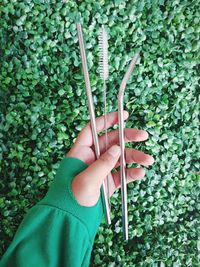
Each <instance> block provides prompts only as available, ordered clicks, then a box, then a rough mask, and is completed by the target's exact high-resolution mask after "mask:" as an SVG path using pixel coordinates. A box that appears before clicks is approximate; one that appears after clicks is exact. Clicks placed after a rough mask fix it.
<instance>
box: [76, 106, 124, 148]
mask: <svg viewBox="0 0 200 267" xmlns="http://www.w3.org/2000/svg"><path fill="white" fill-rule="evenodd" d="M128 116H129V114H128V112H127V111H124V120H126V119H127V118H128ZM117 122H118V112H111V113H108V114H107V129H108V128H110V127H112V126H114V125H115V124H116V123H117ZM96 128H97V133H100V132H101V131H103V130H105V125H104V116H101V117H98V118H96ZM75 145H82V146H89V147H90V146H92V145H93V137H92V129H91V122H88V123H87V125H86V126H85V128H83V129H82V130H81V132H80V133H79V134H78V137H77V139H76V142H75Z"/></svg>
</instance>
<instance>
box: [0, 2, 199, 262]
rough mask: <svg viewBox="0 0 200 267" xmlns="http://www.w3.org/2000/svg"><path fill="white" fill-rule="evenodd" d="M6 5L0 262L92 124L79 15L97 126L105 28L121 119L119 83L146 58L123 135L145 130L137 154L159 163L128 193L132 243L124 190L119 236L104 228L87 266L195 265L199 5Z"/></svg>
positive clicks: (1, 53) (0, 65)
mask: <svg viewBox="0 0 200 267" xmlns="http://www.w3.org/2000/svg"><path fill="white" fill-rule="evenodd" d="M0 2H1V3H0V84H1V85H0V107H1V115H0V116H1V117H0V118H1V119H0V130H1V131H0V142H1V148H0V158H1V166H0V171H1V180H0V188H1V198H0V209H1V223H0V247H1V254H2V253H3V252H4V251H5V250H6V249H7V247H8V245H9V244H10V242H11V240H12V238H13V236H14V234H15V232H16V230H17V228H18V226H19V224H20V222H21V220H22V218H23V217H24V215H25V213H26V212H27V210H28V209H29V208H30V207H32V206H33V205H34V204H35V203H36V202H37V201H39V200H40V199H41V198H42V197H43V196H44V195H45V193H46V191H47V190H48V188H49V185H50V183H51V181H52V180H53V177H54V175H55V173H56V170H57V168H58V165H59V161H60V160H61V159H62V158H63V157H64V156H65V154H66V152H67V151H68V150H69V149H70V147H71V145H72V144H73V142H74V141H75V139H76V136H77V134H78V132H79V131H80V130H81V129H82V128H83V127H84V126H85V124H86V123H87V122H88V121H89V114H88V109H87V98H86V93H85V84H84V80H83V74H82V70H81V62H80V53H79V47H78V39H77V33H76V26H75V22H76V20H77V17H79V18H80V20H81V22H82V23H83V30H84V35H85V39H86V43H87V56H88V63H89V71H90V78H91V84H92V91H93V94H94V102H95V106H96V115H97V116H100V115H102V114H103V92H102V84H101V82H100V79H99V73H98V33H99V28H100V27H101V25H102V24H104V25H105V26H106V27H107V30H108V34H109V64H110V69H109V72H110V77H109V81H108V111H116V110H117V101H116V99H117V98H116V97H117V93H118V90H119V85H120V82H121V80H122V78H123V75H124V73H125V70H126V68H127V65H128V63H129V62H130V59H131V58H132V57H133V55H134V54H135V52H137V51H138V50H140V51H141V52H140V55H141V58H140V62H139V63H138V64H137V67H136V69H135V71H134V73H133V75H132V76H131V79H130V81H129V83H128V87H127V89H126V93H125V105H126V110H128V111H129V113H130V118H129V119H128V121H127V123H126V127H135V128H138V129H146V130H147V131H148V132H149V134H150V139H149V140H148V141H146V142H145V143H142V144H137V145H136V144H131V146H132V147H134V148H136V149H141V150H143V151H145V152H147V153H149V154H152V155H153V156H154V158H155V159H156V162H155V164H154V166H153V167H151V168H148V170H147V171H146V176H145V178H144V179H142V180H141V181H136V182H134V183H133V184H131V185H129V186H128V206H129V220H130V222H129V229H130V240H129V242H128V243H126V242H124V241H123V238H122V230H121V200H120V192H117V193H115V195H114V196H113V198H112V217H113V218H112V226H111V227H110V228H108V227H107V225H106V224H105V223H104V222H103V223H102V224H101V227H100V229H99V232H98V235H97V237H96V241H95V245H94V249H93V253H92V259H91V266H110V267H111V266H162V267H164V266H181V267H182V266H199V261H198V260H199V258H198V254H199V250H200V243H199V242H200V241H198V232H197V228H198V226H199V224H198V219H199V218H198V212H199V203H198V195H199V172H198V171H199V162H198V159H199V151H198V144H199V141H200V140H199V130H198V126H199V119H198V115H199V114H198V113H199V104H198V103H199V102H198V96H199V95H198V90H199V86H198V83H199V69H198V67H199V58H200V57H199V56H200V55H199V48H200V42H199V35H200V18H199V5H200V2H199V1H198V0H194V1H192V0H174V1H170V0H169V1H164V0H126V1H121V0H115V1H104V0H99V1H91V0H87V1H55V0H23V1H18V0H12V1H9V0H1V1H0ZM114 128H117V126H116V127H114ZM128 146H130V144H129V145H128ZM129 166H130V165H129Z"/></svg>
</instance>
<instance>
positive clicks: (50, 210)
mask: <svg viewBox="0 0 200 267" xmlns="http://www.w3.org/2000/svg"><path fill="white" fill-rule="evenodd" d="M87 167H88V165H87V164H85V163H84V162H82V161H81V160H79V159H76V158H72V157H66V158H64V159H63V160H62V161H61V162H60V166H59V169H58V171H57V173H56V176H55V179H54V180H53V182H52V184H51V186H50V189H49V190H48V192H47V194H46V196H45V197H44V198H43V199H42V200H41V201H40V202H39V203H37V204H36V205H35V206H34V207H32V208H31V209H30V210H29V211H28V213H27V214H26V216H25V218H24V219H23V221H22V223H21V224H20V226H19V228H18V230H17V232H16V234H15V237H14V239H13V241H12V242H11V244H10V246H9V248H8V249H7V251H6V252H5V254H4V255H3V257H2V259H1V261H0V267H14V266H15V267H25V266H26V267H27V266H28V267H76V266H77V267H80V266H83V267H85V266H89V262H90V256H91V250H92V246H93V243H94V239H95V235H96V233H97V230H98V227H99V225H100V222H101V219H102V216H103V208H102V202H101V198H99V200H98V202H97V203H96V205H95V206H92V207H84V206H81V205H79V204H78V202H77V201H76V199H75V198H74V196H73V193H72V191H71V183H72V180H73V177H74V176H76V175H77V174H78V173H80V172H81V171H83V170H84V169H86V168H87Z"/></svg>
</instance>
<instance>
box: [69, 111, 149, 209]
mask: <svg viewBox="0 0 200 267" xmlns="http://www.w3.org/2000/svg"><path fill="white" fill-rule="evenodd" d="M127 118H128V112H127V111H124V120H126V119H127ZM117 122H118V113H117V112H112V113H109V114H107V128H109V127H112V126H113V125H115V124H116V123H117ZM96 127H97V133H100V132H101V131H103V130H105V128H104V116H102V117H99V118H96ZM105 138H106V136H105V134H104V135H102V136H101V137H99V146H100V154H101V156H100V157H99V159H98V160H96V156H95V150H94V144H93V138H92V131H91V126H90V122H89V123H87V125H86V126H85V128H84V129H83V130H82V131H81V132H80V133H79V134H78V137H77V139H76V142H75V144H74V145H73V147H72V148H71V149H70V151H69V152H68V153H67V157H74V158H78V159H80V160H82V161H83V162H85V163H86V164H87V165H89V166H88V168H86V169H85V170H84V171H82V172H81V173H79V174H78V175H77V176H75V177H74V179H73V182H72V192H73V194H74V197H75V198H76V200H77V201H78V203H79V204H80V205H82V206H87V207H90V206H93V205H95V204H96V203H97V201H98V198H99V196H100V188H101V185H102V183H103V180H104V179H105V178H106V177H107V175H108V174H109V173H110V172H111V171H112V169H113V168H116V167H118V166H120V162H119V157H120V153H121V150H120V147H119V146H118V145H117V144H119V130H114V131H112V132H108V143H109V144H108V145H109V147H108V150H107V151H106V144H105ZM146 139H148V133H147V132H146V131H143V130H137V129H132V128H130V129H128V128H126V129H125V142H131V141H134V142H140V141H144V140H146ZM111 149H112V150H111ZM125 159H126V163H128V164H130V163H138V164H141V165H144V166H149V165H152V164H153V162H154V159H153V157H152V156H150V155H148V154H145V153H143V152H141V151H138V150H134V149H131V148H125ZM126 175H127V183H129V182H132V181H134V180H137V179H141V178H143V177H144V175H145V171H144V169H143V168H130V169H126ZM106 184H107V183H105V185H106ZM108 185H109V196H111V195H112V194H113V193H114V192H115V190H116V189H118V188H120V171H118V172H116V173H113V174H112V175H109V181H108Z"/></svg>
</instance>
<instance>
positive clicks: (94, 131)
mask: <svg viewBox="0 0 200 267" xmlns="http://www.w3.org/2000/svg"><path fill="white" fill-rule="evenodd" d="M76 27H77V32H78V40H79V47H80V53H81V61H82V67H83V74H84V79H85V86H86V93H87V99H88V106H89V113H90V121H91V129H92V136H93V140H94V147H95V154H96V158H97V159H98V158H99V157H100V148H99V141H98V135H97V128H96V121H95V113H94V105H93V100H92V92H91V86H90V79H89V73H88V66H87V60H86V53H85V48H84V41H83V33H82V27H81V24H80V23H77V24H76ZM101 195H102V197H103V202H104V214H105V215H106V220H107V223H108V224H111V218H110V209H109V203H108V198H107V194H106V188H105V183H104V182H103V184H102V188H101Z"/></svg>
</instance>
